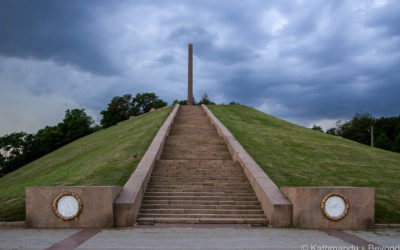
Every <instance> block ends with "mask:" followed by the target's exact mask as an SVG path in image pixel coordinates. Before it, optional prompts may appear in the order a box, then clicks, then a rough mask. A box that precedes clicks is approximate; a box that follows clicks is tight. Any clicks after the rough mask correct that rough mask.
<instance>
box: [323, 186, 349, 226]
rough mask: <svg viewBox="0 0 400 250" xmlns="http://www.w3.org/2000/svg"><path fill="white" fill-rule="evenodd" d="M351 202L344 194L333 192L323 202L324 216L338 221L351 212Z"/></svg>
mask: <svg viewBox="0 0 400 250" xmlns="http://www.w3.org/2000/svg"><path fill="white" fill-rule="evenodd" d="M349 207H350V204H349V202H348V201H347V199H346V197H344V195H342V194H338V193H331V194H328V195H326V196H325V197H324V199H323V200H322V202H321V210H322V213H323V214H324V216H325V217H326V218H328V219H330V220H333V221H338V220H340V219H342V218H343V217H345V216H346V215H347V213H348V212H349Z"/></svg>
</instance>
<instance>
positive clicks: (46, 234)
mask: <svg viewBox="0 0 400 250" xmlns="http://www.w3.org/2000/svg"><path fill="white" fill-rule="evenodd" d="M79 232H82V230H54V229H47V230H38V229H10V228H7V229H0V249H45V248H48V247H51V246H53V248H54V244H56V243H58V242H65V241H68V239H69V238H73V235H77V234H78V233H79ZM345 233H346V234H348V235H349V236H350V237H355V238H357V239H360V240H365V241H368V242H373V243H375V244H376V245H378V246H392V247H397V248H393V249H398V250H400V230H393V229H391V230H375V231H345ZM334 246H336V247H338V248H337V249H357V248H355V246H353V248H351V247H352V245H351V244H349V243H347V242H346V241H344V240H343V239H340V238H338V237H334V236H331V235H328V234H327V233H325V232H322V231H318V230H300V229H272V228H259V229H254V228H247V229H246V228H156V227H155V228H129V229H104V230H102V231H100V232H98V233H97V234H95V235H94V236H93V237H91V238H88V239H86V240H85V241H84V242H83V243H82V244H80V245H79V246H77V249H307V250H311V249H329V248H328V247H334ZM345 247H348V248H345ZM371 247H372V246H371ZM375 247H376V246H375ZM331 249H333V248H331ZM360 249H361V248H360ZM371 249H377V248H371ZM377 250H378V249H377ZM379 250H380V249H379Z"/></svg>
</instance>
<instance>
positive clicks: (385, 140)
mask: <svg viewBox="0 0 400 250" xmlns="http://www.w3.org/2000/svg"><path fill="white" fill-rule="evenodd" d="M371 126H372V127H373V135H374V137H375V140H374V146H375V147H378V148H382V149H386V150H391V151H395V152H400V116H398V117H381V118H379V119H376V118H374V117H373V116H372V115H370V114H368V113H356V114H355V115H354V117H353V119H352V120H350V121H348V122H345V123H342V122H341V121H338V122H337V123H336V128H331V129H328V130H327V131H326V133H328V134H332V135H337V136H341V137H344V138H347V139H350V140H353V141H357V142H360V143H363V144H366V145H370V143H371Z"/></svg>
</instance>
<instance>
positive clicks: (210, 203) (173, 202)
mask: <svg viewBox="0 0 400 250" xmlns="http://www.w3.org/2000/svg"><path fill="white" fill-rule="evenodd" d="M142 204H177V205H182V204H193V205H260V203H259V202H258V201H206V200H143V202H142Z"/></svg>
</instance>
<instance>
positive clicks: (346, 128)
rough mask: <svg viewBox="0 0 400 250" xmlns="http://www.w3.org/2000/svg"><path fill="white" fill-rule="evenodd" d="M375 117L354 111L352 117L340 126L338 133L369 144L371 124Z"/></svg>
mask: <svg viewBox="0 0 400 250" xmlns="http://www.w3.org/2000/svg"><path fill="white" fill-rule="evenodd" d="M374 123H375V118H373V117H372V115H370V114H368V113H356V114H355V115H354V116H353V119H352V120H351V121H349V122H346V123H344V124H343V125H341V127H340V129H339V130H340V135H341V136H342V137H344V138H347V139H350V140H353V141H357V142H360V143H363V144H367V145H369V144H370V143H371V125H374Z"/></svg>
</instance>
